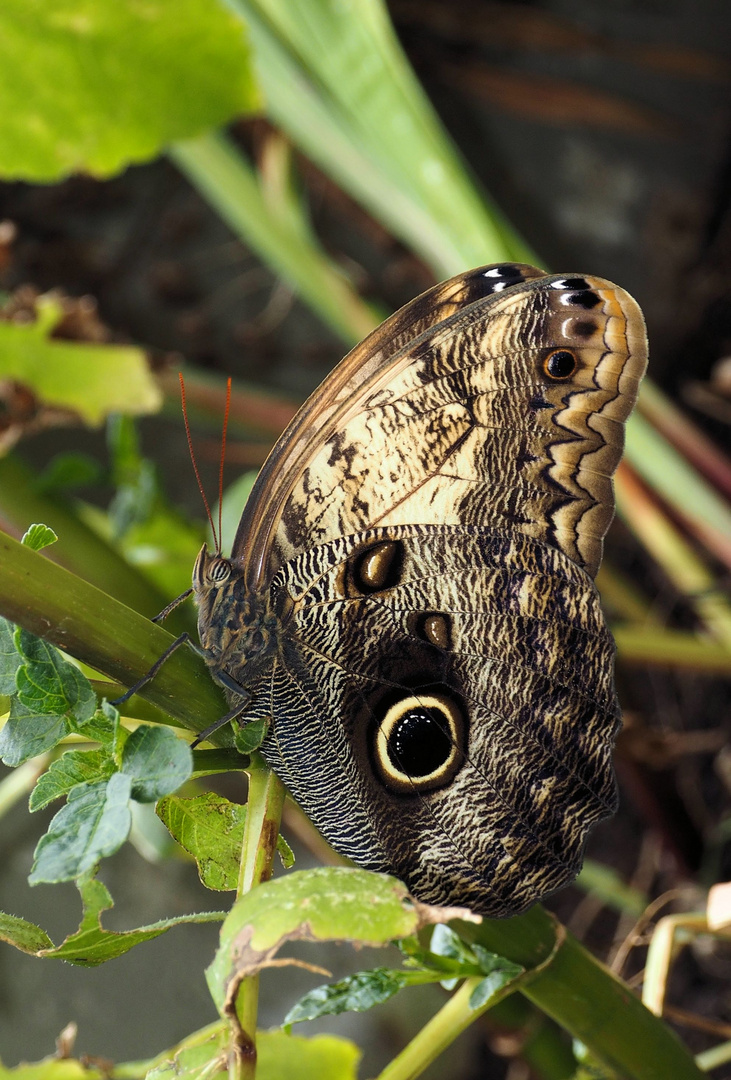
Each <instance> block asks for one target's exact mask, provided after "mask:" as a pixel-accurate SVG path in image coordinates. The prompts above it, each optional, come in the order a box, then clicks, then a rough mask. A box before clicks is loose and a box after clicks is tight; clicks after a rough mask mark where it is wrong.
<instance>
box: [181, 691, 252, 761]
mask: <svg viewBox="0 0 731 1080" xmlns="http://www.w3.org/2000/svg"><path fill="white" fill-rule="evenodd" d="M238 692H239V693H240V694H241V696H242V697H243V698H244V700H243V701H241V702H240V703H239V704H238V705H237V706H236V708H235V709H232V710H231V712H227V713H226V715H225V716H221V717H220V718H219V719H218V720H215V721H214V722H213V723H212V724H209V725H208V727H207V728H204V729H203V731H201V732H200V733H199V734H198V735H196V737H195V738H194V739H193V742H192V743H191V744H190V748H191V750H195V748H196V746H198V744H199V743H202V742H204V741H205V740H206V739H207V738H208V737H209V736H210V735H212V734H213V732H214V731H218V729H219V728H222V727H225V726H226V724H229V723H230V722H231V721H232V720H237V719H238V718H239V717H240V716H241V715H242V714H243V713H245V712H246V710H247V709H248V707H249V703H250V701H251V694H250V693H248V691H246V690H244V689H243V688H241V689H240V690H239V691H238Z"/></svg>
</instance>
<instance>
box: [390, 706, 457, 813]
mask: <svg viewBox="0 0 731 1080" xmlns="http://www.w3.org/2000/svg"><path fill="white" fill-rule="evenodd" d="M466 733H467V726H466V723H465V719H464V715H463V713H462V710H461V708H460V707H459V705H458V704H457V702H456V701H455V700H454V699H453V698H452V697H449V696H447V695H446V694H443V693H439V692H436V691H429V692H426V693H423V694H415V693H409V694H406V695H405V696H404V697H402V698H399V700H398V701H396V702H394V704H392V705H391V707H390V708H389V709H388V710H387V712H386V714H385V715H384V717H383V719H382V720H381V722H380V723H379V725H378V729H377V731H376V734H375V740H374V747H373V750H374V760H375V765H376V769H377V772H378V774H379V776H380V779H381V780H382V782H383V783H384V784H385V785H386V787H387V788H389V789H390V790H391V791H395V792H398V793H399V794H403V795H415V794H417V793H419V794H421V793H423V792H426V791H434V790H436V789H437V788H442V787H446V785H447V784H449V783H450V781H451V780H452V779H453V778H454V776H455V775H456V773H457V771H458V770H459V768H460V767H461V765H462V764H463V762H464V760H465V741H466Z"/></svg>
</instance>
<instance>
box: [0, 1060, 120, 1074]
mask: <svg viewBox="0 0 731 1080" xmlns="http://www.w3.org/2000/svg"><path fill="white" fill-rule="evenodd" d="M108 1075H109V1074H108V1073H107V1072H105V1071H104V1070H103V1069H95V1068H91V1067H90V1066H89V1064H88V1063H87V1062H82V1061H76V1060H75V1059H74V1058H60V1057H58V1055H56V1054H54V1055H53V1056H52V1057H47V1058H44V1059H43V1060H42V1061H35V1062H33V1063H28V1062H25V1061H24V1062H22V1064H20V1065H16V1066H15V1068H14V1069H6V1068H4V1066H3V1065H2V1064H0V1080H105V1078H106V1077H107V1076H108Z"/></svg>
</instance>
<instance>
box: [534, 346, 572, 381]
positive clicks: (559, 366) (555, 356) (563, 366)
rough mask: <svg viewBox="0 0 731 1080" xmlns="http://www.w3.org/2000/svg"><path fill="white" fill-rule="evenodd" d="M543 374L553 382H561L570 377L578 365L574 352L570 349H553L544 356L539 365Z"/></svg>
mask: <svg viewBox="0 0 731 1080" xmlns="http://www.w3.org/2000/svg"><path fill="white" fill-rule="evenodd" d="M541 367H542V369H543V374H544V375H547V376H548V378H549V379H552V380H553V381H554V382H563V381H564V380H565V379H570V378H571V376H572V375H573V374H574V372H575V371H576V369H577V367H578V361H577V359H576V353H573V352H572V351H571V350H570V349H553V351H552V352H550V353H548V355H547V356H544V358H543V363H542V365H541Z"/></svg>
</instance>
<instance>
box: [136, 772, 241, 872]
mask: <svg viewBox="0 0 731 1080" xmlns="http://www.w3.org/2000/svg"><path fill="white" fill-rule="evenodd" d="M156 811H157V814H158V816H159V818H160V820H161V821H162V822H164V824H165V826H166V827H167V829H168V831H169V832H170V834H171V836H173V837H174V838H175V839H176V840H177V842H178V843H179V844H180V846H181V847H182V848H184V849H185V850H186V851H187V852H188V853H189V854H190V855H192V856H193V858H194V859H195V861H196V863H197V865H198V874H199V876H200V879H201V881H202V882H203V884H204V885H205V886H206V888H208V889H218V890H220V891H225V890H227V889H235V888H236V886H237V884H238V880H239V863H240V860H241V845H242V843H243V839H244V822H245V821H246V807H245V806H240V805H239V804H238V803H232V802H229V800H228V799H225V798H224V797H223V795H217V794H216V793H215V792H213V791H207V792H205V794H203V795H195V796H194V797H193V798H189V799H183V798H181V797H180V796H178V795H170V796H169V797H168V798H166V799H161V800H160V802H159V803H158V804H157V807H156Z"/></svg>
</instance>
